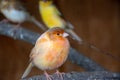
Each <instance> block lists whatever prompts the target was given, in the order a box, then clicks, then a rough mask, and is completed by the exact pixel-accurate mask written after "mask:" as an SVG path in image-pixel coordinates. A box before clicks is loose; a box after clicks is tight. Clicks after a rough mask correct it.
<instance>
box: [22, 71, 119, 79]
mask: <svg viewBox="0 0 120 80" xmlns="http://www.w3.org/2000/svg"><path fill="white" fill-rule="evenodd" d="M51 78H52V80H61V78H60V77H58V75H57V74H53V75H51ZM63 79H64V80H120V73H110V72H101V71H98V72H81V73H78V72H71V73H66V74H64V75H63ZM22 80H46V77H45V76H44V75H41V76H40V75H38V76H33V77H30V78H26V79H22Z"/></svg>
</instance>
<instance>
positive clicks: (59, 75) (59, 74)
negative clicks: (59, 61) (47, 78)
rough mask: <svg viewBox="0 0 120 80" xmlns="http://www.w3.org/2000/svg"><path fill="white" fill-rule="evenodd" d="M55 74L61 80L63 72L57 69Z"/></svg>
mask: <svg viewBox="0 0 120 80" xmlns="http://www.w3.org/2000/svg"><path fill="white" fill-rule="evenodd" d="M56 74H57V75H58V77H61V80H63V75H64V74H65V73H63V72H62V73H61V72H59V71H58V70H56Z"/></svg>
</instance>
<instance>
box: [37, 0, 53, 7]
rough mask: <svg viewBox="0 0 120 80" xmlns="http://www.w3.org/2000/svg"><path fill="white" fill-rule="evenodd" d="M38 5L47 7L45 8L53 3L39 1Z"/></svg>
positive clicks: (48, 0) (47, 0) (49, 0)
mask: <svg viewBox="0 0 120 80" xmlns="http://www.w3.org/2000/svg"><path fill="white" fill-rule="evenodd" d="M39 3H40V5H41V6H44V7H47V6H50V5H52V3H53V1H52V0H40V1H39Z"/></svg>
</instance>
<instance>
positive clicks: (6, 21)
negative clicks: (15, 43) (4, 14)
mask: <svg viewBox="0 0 120 80" xmlns="http://www.w3.org/2000/svg"><path fill="white" fill-rule="evenodd" d="M8 22H9V20H8V19H3V20H1V21H0V23H8Z"/></svg>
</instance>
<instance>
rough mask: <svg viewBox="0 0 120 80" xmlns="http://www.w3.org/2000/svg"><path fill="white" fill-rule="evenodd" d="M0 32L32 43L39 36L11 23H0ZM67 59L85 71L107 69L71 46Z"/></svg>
mask: <svg viewBox="0 0 120 80" xmlns="http://www.w3.org/2000/svg"><path fill="white" fill-rule="evenodd" d="M0 34H1V35H5V36H9V37H11V38H14V39H19V40H23V41H26V42H29V43H32V44H35V42H36V40H37V38H38V37H39V36H40V34H38V33H36V32H33V31H30V30H28V29H25V28H22V27H19V28H15V25H11V24H9V23H0ZM68 59H69V60H70V61H72V62H73V63H75V64H78V65H79V66H81V67H83V68H84V69H85V70H87V71H107V70H105V69H104V68H103V67H101V66H100V65H98V64H97V63H95V62H94V61H92V60H91V59H89V58H88V57H86V56H84V55H82V53H80V52H78V51H77V50H75V49H74V48H72V47H71V48H70V54H69V57H68Z"/></svg>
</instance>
